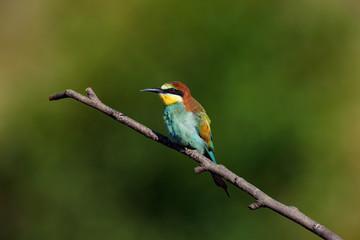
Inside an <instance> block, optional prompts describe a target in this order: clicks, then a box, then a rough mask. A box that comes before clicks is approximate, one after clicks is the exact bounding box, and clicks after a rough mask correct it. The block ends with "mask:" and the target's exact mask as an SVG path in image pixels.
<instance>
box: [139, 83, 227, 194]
mask: <svg viewBox="0 0 360 240" xmlns="http://www.w3.org/2000/svg"><path fill="white" fill-rule="evenodd" d="M140 91H142V92H153V93H157V94H158V95H159V96H160V98H161V100H162V102H163V103H164V110H163V118H164V122H165V128H166V131H167V133H168V138H169V140H170V142H172V143H174V144H178V145H180V146H183V147H189V148H192V149H196V150H197V151H198V152H199V153H201V154H202V155H204V156H205V157H207V158H210V159H211V160H212V161H213V162H214V163H216V161H215V155H214V144H213V139H212V134H211V129H210V118H209V117H208V115H207V114H206V111H205V109H204V108H203V107H202V106H201V104H200V103H199V102H198V101H196V100H195V99H194V98H193V97H192V96H191V93H190V90H189V88H188V87H187V86H186V85H185V84H184V83H181V82H178V81H172V82H167V83H165V84H163V85H162V86H161V87H156V88H146V89H142V90H140ZM211 176H212V178H213V180H214V182H215V184H216V185H217V186H218V187H221V188H223V189H224V190H225V192H226V194H227V195H228V196H230V195H229V192H228V191H227V184H226V183H225V181H224V179H223V178H222V177H221V176H219V175H217V174H215V173H211Z"/></svg>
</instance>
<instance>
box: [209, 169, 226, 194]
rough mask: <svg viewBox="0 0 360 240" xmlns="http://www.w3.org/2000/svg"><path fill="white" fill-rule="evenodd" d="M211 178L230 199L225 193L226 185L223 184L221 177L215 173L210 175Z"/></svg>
mask: <svg viewBox="0 0 360 240" xmlns="http://www.w3.org/2000/svg"><path fill="white" fill-rule="evenodd" d="M211 176H212V178H213V179H214V182H215V184H216V185H217V186H218V187H221V188H223V189H224V190H225V192H226V194H227V195H228V197H230V194H229V192H228V191H227V184H226V183H225V181H224V179H223V178H222V177H221V176H219V175H217V174H215V173H211Z"/></svg>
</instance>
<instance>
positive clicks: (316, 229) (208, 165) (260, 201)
mask: <svg viewBox="0 0 360 240" xmlns="http://www.w3.org/2000/svg"><path fill="white" fill-rule="evenodd" d="M86 92H87V94H88V96H89V97H86V96H83V95H81V94H80V93H77V92H75V91H73V90H70V89H68V90H66V91H64V92H59V93H55V94H53V95H51V96H50V97H49V100H50V101H52V100H59V99H63V98H73V99H75V100H78V101H79V102H82V103H84V104H86V105H89V106H91V107H93V108H95V109H97V110H99V111H100V112H103V113H105V114H107V115H109V116H110V117H112V118H114V119H115V120H117V121H118V122H121V123H123V124H125V125H126V126H128V127H130V128H132V129H134V130H135V131H137V132H139V133H141V134H142V135H144V136H145V137H147V138H150V139H152V140H154V141H156V142H159V143H161V144H164V145H165V146H167V147H170V148H173V149H175V150H177V151H179V152H181V153H183V154H185V155H187V156H188V157H190V158H192V159H194V160H195V161H196V162H198V163H199V164H200V165H199V166H198V167H196V168H195V169H194V170H195V172H196V173H200V172H203V171H209V172H212V173H216V174H218V175H220V176H222V177H223V178H224V179H226V180H228V181H229V182H231V183H232V184H233V185H235V186H236V187H238V188H240V189H241V190H243V191H244V192H246V193H248V194H249V195H251V196H252V197H253V198H255V199H256V201H255V202H254V203H252V204H250V205H249V208H250V209H252V210H255V209H258V208H261V207H265V208H269V209H271V210H273V211H275V212H277V213H279V214H281V215H283V216H284V217H286V218H288V219H290V220H292V221H294V222H296V223H298V224H300V225H301V226H303V227H305V228H306V229H308V230H309V231H311V232H313V233H315V234H316V235H318V236H320V237H321V238H323V239H327V240H342V238H341V237H339V236H337V235H336V234H335V233H333V232H332V231H330V230H329V229H327V228H325V227H324V226H323V225H321V224H319V223H317V222H315V221H314V220H312V219H311V218H309V217H308V216H306V215H305V214H303V213H302V212H300V211H299V210H298V209H297V208H296V207H292V206H286V205H284V204H282V203H280V202H278V201H276V200H275V199H273V198H271V197H270V196H268V195H267V194H265V193H264V192H262V191H261V190H260V189H258V188H257V187H255V186H254V185H252V184H251V183H249V182H247V181H246V180H245V179H243V178H241V177H239V176H237V175H236V174H235V173H233V172H231V171H230V170H229V169H227V168H226V167H225V166H223V165H219V164H216V163H214V162H212V161H211V160H210V159H208V158H206V157H205V156H203V155H201V154H200V153H198V152H197V151H196V150H193V149H189V148H184V147H181V146H179V145H175V144H172V143H170V141H169V140H168V138H167V137H165V136H164V135H162V134H160V133H157V132H155V131H153V130H151V129H150V128H148V127H146V126H144V125H142V124H140V123H138V122H136V121H135V120H133V119H131V118H129V117H127V116H125V115H124V114H122V113H120V112H118V111H116V110H114V109H112V108H110V107H108V106H106V105H105V104H103V103H102V102H101V101H100V100H99V98H98V97H97V96H96V94H95V93H94V91H93V90H92V89H91V88H87V89H86Z"/></svg>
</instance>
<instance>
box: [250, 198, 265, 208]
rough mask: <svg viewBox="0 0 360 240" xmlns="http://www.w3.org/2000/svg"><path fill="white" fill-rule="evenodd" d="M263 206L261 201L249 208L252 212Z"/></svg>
mask: <svg viewBox="0 0 360 240" xmlns="http://www.w3.org/2000/svg"><path fill="white" fill-rule="evenodd" d="M262 206H263V203H262V202H261V201H259V200H256V202H254V203H252V204H250V205H249V208H250V209H251V210H256V209H258V208H261V207H262Z"/></svg>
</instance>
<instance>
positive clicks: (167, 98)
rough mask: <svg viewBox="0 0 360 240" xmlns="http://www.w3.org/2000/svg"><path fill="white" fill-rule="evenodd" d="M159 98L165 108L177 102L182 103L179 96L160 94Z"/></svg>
mask: <svg viewBox="0 0 360 240" xmlns="http://www.w3.org/2000/svg"><path fill="white" fill-rule="evenodd" d="M159 96H160V98H161V100H162V101H163V103H164V104H165V105H166V106H167V105H171V104H174V103H177V102H182V97H181V96H179V95H173V94H162V93H160V94H159Z"/></svg>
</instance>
